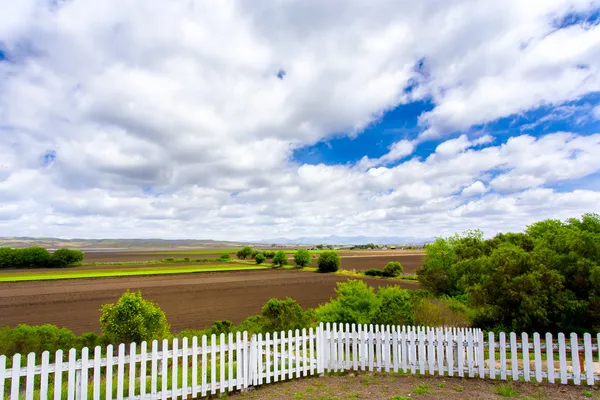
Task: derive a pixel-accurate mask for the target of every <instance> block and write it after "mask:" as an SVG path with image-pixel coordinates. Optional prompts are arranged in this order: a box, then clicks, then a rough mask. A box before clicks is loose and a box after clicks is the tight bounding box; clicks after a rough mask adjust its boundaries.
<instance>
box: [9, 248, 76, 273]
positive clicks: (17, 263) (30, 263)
mask: <svg viewBox="0 0 600 400" xmlns="http://www.w3.org/2000/svg"><path fill="white" fill-rule="evenodd" d="M83 256H84V254H83V252H82V251H80V250H71V249H58V250H56V251H55V252H54V253H50V252H49V251H48V250H46V249H44V248H43V247H38V246H32V247H27V248H23V249H13V248H10V247H0V268H65V267H69V266H72V265H75V264H78V263H80V262H81V261H83Z"/></svg>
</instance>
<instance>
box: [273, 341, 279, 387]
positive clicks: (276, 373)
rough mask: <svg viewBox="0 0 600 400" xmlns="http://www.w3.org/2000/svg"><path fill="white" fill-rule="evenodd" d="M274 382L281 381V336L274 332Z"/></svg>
mask: <svg viewBox="0 0 600 400" xmlns="http://www.w3.org/2000/svg"><path fill="white" fill-rule="evenodd" d="M273 382H279V338H278V335H277V332H275V333H273Z"/></svg>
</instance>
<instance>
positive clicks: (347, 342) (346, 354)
mask: <svg viewBox="0 0 600 400" xmlns="http://www.w3.org/2000/svg"><path fill="white" fill-rule="evenodd" d="M343 337H344V364H343V365H344V368H343V369H344V370H345V371H347V370H349V369H350V364H351V363H352V358H351V356H350V325H349V324H346V327H345V329H344V335H343Z"/></svg>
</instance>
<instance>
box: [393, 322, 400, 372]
mask: <svg viewBox="0 0 600 400" xmlns="http://www.w3.org/2000/svg"><path fill="white" fill-rule="evenodd" d="M392 358H393V359H394V364H393V367H394V372H398V370H399V368H400V360H399V359H398V330H397V327H396V326H394V327H392Z"/></svg>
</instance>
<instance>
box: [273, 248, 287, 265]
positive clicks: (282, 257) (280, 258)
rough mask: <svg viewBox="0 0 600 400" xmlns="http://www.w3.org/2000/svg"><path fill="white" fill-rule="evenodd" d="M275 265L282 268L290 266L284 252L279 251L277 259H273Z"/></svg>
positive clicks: (276, 255) (276, 254)
mask: <svg viewBox="0 0 600 400" xmlns="http://www.w3.org/2000/svg"><path fill="white" fill-rule="evenodd" d="M273 264H275V265H279V266H280V267H281V266H284V265H288V264H289V261H288V258H287V255H286V254H285V252H284V251H283V250H279V251H278V252H277V253H275V257H273Z"/></svg>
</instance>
